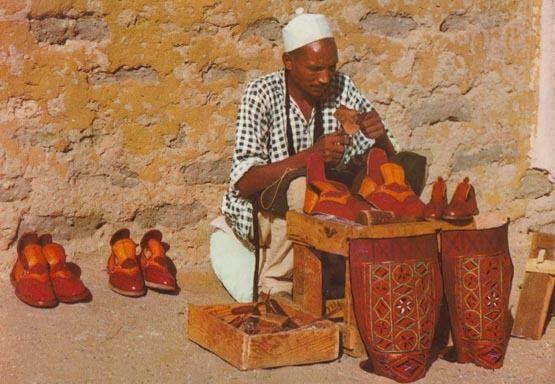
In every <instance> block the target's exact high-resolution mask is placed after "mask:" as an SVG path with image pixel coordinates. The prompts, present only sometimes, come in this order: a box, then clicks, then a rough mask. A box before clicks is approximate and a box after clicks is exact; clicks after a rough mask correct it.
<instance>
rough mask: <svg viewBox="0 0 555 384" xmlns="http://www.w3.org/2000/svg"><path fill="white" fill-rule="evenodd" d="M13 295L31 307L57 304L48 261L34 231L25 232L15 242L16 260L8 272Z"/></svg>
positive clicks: (46, 306) (45, 306) (48, 306)
mask: <svg viewBox="0 0 555 384" xmlns="http://www.w3.org/2000/svg"><path fill="white" fill-rule="evenodd" d="M10 278H11V281H12V285H13V286H14V288H15V295H16V296H17V297H18V298H19V299H20V300H21V301H23V302H24V303H25V304H28V305H31V306H33V307H40V308H50V307H55V306H56V305H57V304H58V299H56V295H55V294H54V290H53V288H52V283H51V281H50V276H49V268H48V262H47V261H46V259H45V258H44V255H43V254H42V247H41V246H40V244H39V243H38V238H37V234H36V233H26V234H24V235H23V236H21V238H20V239H19V241H18V243H17V260H16V262H15V265H14V266H13V268H12V272H11V274H10Z"/></svg>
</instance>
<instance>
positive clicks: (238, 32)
mask: <svg viewBox="0 0 555 384" xmlns="http://www.w3.org/2000/svg"><path fill="white" fill-rule="evenodd" d="M299 6H304V7H305V8H307V9H308V10H310V11H311V12H321V13H324V14H326V15H328V16H329V18H330V20H331V23H332V25H333V29H334V32H335V35H336V39H337V43H338V46H339V48H340V65H339V68H340V70H342V71H344V72H346V73H348V74H350V75H351V76H352V77H353V78H354V79H355V81H356V83H357V84H358V85H359V87H360V88H361V89H362V91H363V92H364V93H365V94H366V95H367V96H368V97H369V98H370V99H371V100H372V102H373V103H374V104H375V106H376V108H377V109H378V111H379V112H380V113H381V115H382V116H383V117H384V118H385V120H386V121H387V123H388V124H389V125H390V126H391V127H392V129H393V130H394V131H395V133H396V135H397V137H398V139H399V141H400V143H401V145H402V146H403V147H404V148H405V149H409V150H414V151H417V152H419V153H422V154H424V155H426V156H427V157H428V159H429V163H430V167H429V178H428V182H429V183H431V182H432V181H433V180H434V179H435V178H436V177H437V176H439V175H441V176H443V177H444V178H446V179H447V180H448V188H449V191H450V193H452V191H453V190H454V188H455V186H456V184H457V183H458V182H459V181H460V180H461V179H462V178H463V176H465V175H468V176H469V177H470V178H471V181H472V182H473V184H474V185H475V187H476V190H477V194H478V200H479V205H480V209H481V211H482V212H491V211H497V212H500V213H501V214H502V215H504V216H506V217H510V218H511V220H512V221H513V225H512V226H511V245H512V247H513V256H514V258H515V264H516V266H517V271H520V272H518V273H517V276H516V279H517V280H515V281H516V282H518V281H520V276H521V275H519V274H521V273H522V271H521V269H520V270H519V269H518V268H519V265H520V264H522V262H523V259H524V258H525V257H526V254H525V253H526V248H527V246H528V236H529V235H528V234H527V231H528V229H530V228H536V229H538V228H543V229H544V230H553V228H554V227H555V203H554V199H555V197H554V196H555V194H554V193H553V184H552V183H550V181H549V180H548V179H547V177H546V175H545V174H544V173H542V172H541V171H538V170H531V169H529V162H528V159H527V153H528V151H529V149H530V136H531V134H532V132H533V131H534V129H535V124H536V117H537V104H538V103H537V97H538V94H537V93H538V92H537V90H538V83H537V77H538V47H539V16H540V6H541V0H526V1H516V0H499V1H488V0H457V1H432V0H412V1H408V0H407V1H398V0H367V1H355V0H353V1H343V0H333V1H270V0H256V1H254V0H252V1H236V0H219V1H216V0H197V1H185V0H166V1H150V0H135V1H108V0H105V1H101V0H48V1H45V0H36V1H30V0H27V1H24V0H3V1H1V2H0V32H1V33H0V270H1V271H3V273H5V272H6V271H7V270H8V268H9V266H10V265H11V264H12V262H13V259H14V255H15V248H14V246H15V244H16V241H17V238H18V236H19V235H20V234H22V233H23V232H25V231H28V230H37V231H39V232H41V233H43V232H51V233H52V234H53V235H54V237H55V239H57V240H58V241H60V242H62V243H63V244H64V245H65V246H66V248H67V249H68V252H69V254H70V255H72V257H74V258H95V259H98V260H99V264H101V263H104V260H105V259H106V257H107V252H108V245H107V242H108V240H109V237H110V234H111V233H112V232H113V231H114V230H116V229H118V228H119V227H122V226H128V227H130V228H131V230H132V233H133V235H134V238H135V239H136V241H138V240H139V239H140V235H141V234H142V233H143V232H144V231H145V229H147V228H151V227H157V228H160V229H161V230H163V232H164V233H165V236H166V239H167V240H168V242H169V243H170V244H171V246H172V250H171V254H172V256H173V258H174V259H175V260H176V262H177V264H178V266H180V267H181V268H193V267H196V268H204V267H207V266H208V261H207V255H208V236H209V227H208V223H209V221H210V220H211V219H212V218H214V217H215V216H216V215H218V213H219V206H220V201H221V197H222V194H223V192H224V191H225V189H226V186H227V185H226V183H227V178H228V174H229V169H230V158H231V154H232V148H233V141H234V119H235V114H236V111H237V107H238V102H239V100H240V97H241V94H242V90H243V88H244V86H245V84H246V82H247V81H249V80H251V79H253V78H255V77H257V76H259V75H262V74H265V73H267V72H270V71H274V70H276V69H279V68H280V63H281V61H280V57H281V40H280V28H281V26H283V25H284V24H285V23H286V22H287V21H288V20H289V17H290V15H292V14H293V12H294V9H295V8H296V7H299ZM429 189H430V188H429V186H428V187H427V189H426V190H425V192H424V197H425V198H427V197H428V196H429Z"/></svg>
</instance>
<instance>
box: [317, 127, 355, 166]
mask: <svg viewBox="0 0 555 384" xmlns="http://www.w3.org/2000/svg"><path fill="white" fill-rule="evenodd" d="M350 142H351V137H350V136H348V135H346V134H344V133H330V134H328V135H323V136H321V137H320V138H319V139H318V140H317V141H316V143H315V144H314V145H313V146H312V151H314V152H317V153H320V154H321V155H322V156H323V157H324V161H325V163H326V165H337V164H339V162H340V161H341V159H342V158H343V153H344V152H345V147H346V146H347V145H348V144H349V143H350Z"/></svg>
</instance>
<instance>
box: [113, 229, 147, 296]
mask: <svg viewBox="0 0 555 384" xmlns="http://www.w3.org/2000/svg"><path fill="white" fill-rule="evenodd" d="M129 236H130V234H129V230H127V229H121V230H119V231H117V232H116V233H115V234H114V235H113V236H112V239H111V241H110V245H111V247H112V252H111V254H110V257H109V258H108V267H107V270H108V276H109V283H110V288H111V289H112V290H113V291H114V292H117V293H119V294H120V295H124V296H131V297H137V296H142V295H144V294H145V293H146V287H145V283H144V279H143V274H142V272H141V269H140V268H139V263H138V259H137V253H136V247H137V245H136V244H135V243H134V242H133V240H131V239H130V238H129Z"/></svg>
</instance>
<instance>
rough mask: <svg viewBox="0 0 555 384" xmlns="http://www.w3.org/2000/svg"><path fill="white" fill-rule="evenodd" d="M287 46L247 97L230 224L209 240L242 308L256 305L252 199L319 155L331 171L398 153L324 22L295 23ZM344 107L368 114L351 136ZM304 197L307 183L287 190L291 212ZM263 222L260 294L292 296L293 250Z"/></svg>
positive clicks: (272, 223) (277, 227)
mask: <svg viewBox="0 0 555 384" xmlns="http://www.w3.org/2000/svg"><path fill="white" fill-rule="evenodd" d="M283 43H284V51H285V53H284V54H283V57H282V60H283V65H284V68H283V69H282V70H280V71H278V72H275V73H271V74H269V75H266V76H263V77H260V78H258V79H255V80H254V81H252V82H251V83H249V84H248V85H247V88H246V90H245V93H244V95H243V99H242V101H241V106H240V108H239V113H238V117H237V123H236V138H235V152H234V156H233V165H232V170H231V176H230V185H229V190H228V192H227V193H226V195H225V196H224V199H223V203H222V211H223V213H224V215H225V222H224V220H221V219H220V220H219V224H217V225H216V227H218V228H219V229H218V230H217V231H216V232H215V233H214V234H213V235H212V238H211V251H210V257H211V262H212V265H213V267H214V270H215V272H216V274H217V275H218V276H219V278H220V279H221V280H222V282H223V284H224V286H226V288H227V289H228V291H230V293H231V294H232V296H234V298H235V299H237V300H239V301H249V300H250V299H251V295H250V294H249V289H251V290H252V284H253V282H252V281H253V278H252V276H253V272H254V257H253V256H252V249H253V205H252V203H251V198H252V196H254V195H255V194H257V193H258V192H260V191H262V190H264V189H265V188H267V187H268V186H270V185H271V184H272V183H274V182H276V181H277V180H279V179H280V178H281V177H282V176H283V175H284V173H285V172H287V171H289V170H292V169H299V168H303V167H305V166H306V159H307V157H308V156H309V155H310V154H312V153H320V154H321V155H322V156H323V157H324V160H325V163H326V166H329V167H343V166H346V165H349V163H350V162H351V161H352V160H353V159H354V158H355V157H357V156H361V155H364V154H365V153H366V152H367V151H368V149H369V148H370V147H371V146H373V145H377V146H379V147H381V148H382V149H384V150H385V151H386V152H387V153H388V154H389V155H392V154H394V153H395V148H394V140H393V139H392V136H391V134H390V132H389V131H388V130H387V129H386V128H385V127H384V125H383V123H382V121H381V119H380V117H379V115H378V113H377V112H376V111H375V110H374V109H373V107H372V105H371V104H370V102H369V101H368V100H367V99H366V98H365V97H364V96H363V95H362V94H361V93H360V91H359V90H358V89H357V88H356V87H355V85H354V83H353V81H352V80H351V79H350V78H349V77H348V76H347V75H345V74H343V73H341V72H337V71H336V66H337V62H338V53H337V47H336V45H335V40H334V38H333V36H332V33H331V30H330V27H329V25H328V22H327V20H326V18H325V17H324V16H323V15H318V14H300V15H298V16H296V17H295V18H294V19H293V20H291V22H290V23H289V24H287V25H286V26H285V27H284V28H283ZM340 105H344V106H347V107H348V108H350V109H355V110H357V111H359V112H361V113H362V112H367V113H364V114H363V115H362V116H363V118H362V120H361V121H360V122H359V125H360V131H359V132H357V133H356V134H354V135H353V136H352V137H351V136H348V135H347V134H345V133H344V132H343V131H342V130H341V129H340V124H339V122H338V121H337V119H336V118H335V117H334V112H335V111H336V109H337V107H339V106H340ZM304 191H305V181H304V178H302V179H297V180H295V181H293V182H292V183H291V184H290V186H289V189H288V191H287V200H288V204H289V208H290V209H296V210H301V209H302V204H303V199H304ZM258 218H259V220H258V221H259V225H260V245H261V254H260V265H259V266H258V270H259V286H258V291H259V292H266V293H271V294H276V293H280V292H285V293H291V288H292V281H291V277H292V276H291V274H292V268H293V257H292V244H291V242H290V241H289V240H288V239H287V237H286V225H285V224H286V223H285V220H284V219H282V218H279V217H275V216H272V215H271V214H269V213H268V212H260V213H259V215H258ZM228 225H229V227H230V228H231V229H230V228H229V227H228ZM241 255H242V256H241Z"/></svg>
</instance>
